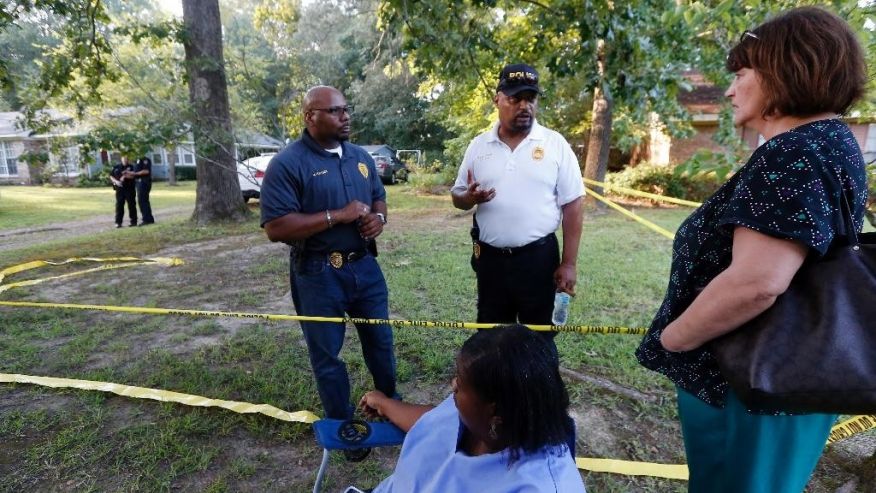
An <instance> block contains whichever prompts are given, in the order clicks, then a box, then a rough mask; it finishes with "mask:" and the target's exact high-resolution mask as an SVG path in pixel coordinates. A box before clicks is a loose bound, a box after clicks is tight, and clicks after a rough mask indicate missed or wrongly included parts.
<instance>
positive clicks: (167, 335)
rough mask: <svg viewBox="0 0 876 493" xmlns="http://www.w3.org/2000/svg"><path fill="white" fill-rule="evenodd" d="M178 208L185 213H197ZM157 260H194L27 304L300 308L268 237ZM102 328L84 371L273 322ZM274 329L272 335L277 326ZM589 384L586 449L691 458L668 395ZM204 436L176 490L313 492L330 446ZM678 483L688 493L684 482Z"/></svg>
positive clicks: (441, 227)
mask: <svg viewBox="0 0 876 493" xmlns="http://www.w3.org/2000/svg"><path fill="white" fill-rule="evenodd" d="M180 213H181V214H186V213H188V210H187V209H186V210H185V211H180ZM470 221H471V218H470V214H467V213H456V212H453V211H447V210H438V209H430V210H428V211H426V212H419V211H418V212H407V211H402V212H399V213H396V214H394V215H393V216H392V217H391V224H390V228H391V229H389V231H388V233H389V234H388V235H387V236H388V237H390V240H389V241H386V242H384V244H383V245H382V248H384V249H385V250H387V251H392V248H394V246H395V243H393V241H392V239H391V238H392V235H393V234H394V233H396V232H413V231H418V230H422V229H423V228H424V227H426V226H424V225H428V226H427V227H428V228H429V230H430V231H432V232H434V231H439V232H440V231H447V232H450V231H453V232H454V234H458V231H459V230H460V227H461V225H462V227H464V226H465V225H466V224H468V223H469V222H470ZM94 227H95V228H96V229H93V230H89V229H88V227H86V226H78V227H76V228H74V229H75V231H69V230H65V231H66V233H64V234H69V235H70V236H73V235H74V234H75V235H79V234H89V233H90V232H93V231H98V230H101V229H105V228H106V225H105V220H103V219H101V220H100V221H99V223H98V221H94ZM57 233H58V232H57V231H51V230H44V231H33V232H30V233H22V234H21V235H8V236H4V237H0V250H2V249H4V248H10V247H8V246H7V244H6V243H4V241H7V240H9V238H22V239H23V238H27V239H28V240H27V241H29V242H31V243H33V242H40V241H45V239H46V238H48V237H49V236H48V235H51V238H52V239H55V238H56V237H55V236H54V235H56V234H57ZM40 235H44V236H40ZM41 238H42V239H41ZM466 239H467V238H463V239H462V241H465V240H466ZM25 243H26V242H25ZM27 244H30V243H27ZM21 245H22V244H19V246H21ZM19 246H15V247H12V248H17V247H19ZM156 256H163V257H169V256H178V257H181V258H183V259H184V260H185V264H184V265H182V266H178V267H172V268H167V267H159V266H136V267H131V268H126V269H120V270H117V271H105V272H96V273H93V274H90V275H87V276H84V277H74V278H70V279H65V280H60V281H51V282H47V283H45V284H42V285H39V286H34V287H32V288H28V289H27V291H23V292H26V293H27V294H28V296H27V298H28V299H42V300H52V301H57V302H72V303H95V304H119V305H133V306H158V307H168V308H189V309H201V310H223V311H237V310H243V311H249V312H262V313H286V314H292V313H294V309H293V306H292V302H291V298H290V294H289V286H288V277H287V276H288V264H287V262H288V260H287V258H288V251H287V247H286V246H285V245H282V244H276V243H270V242H269V241H267V240H266V239H265V237H264V235H261V234H252V235H243V236H233V237H227V238H221V239H217V240H210V241H202V242H198V243H190V244H186V245H179V246H174V247H172V248H167V249H164V250H162V251H160V252H158V253H157V254H156ZM97 325H101V326H103V325H106V326H108V327H109V328H110V329H108V330H111V332H110V335H109V336H108V337H107V339H106V341H102V343H101V344H98V345H97V346H96V347H95V348H94V350H92V351H91V352H90V353H89V357H88V359H87V361H86V362H85V363H84V364H83V366H82V369H83V370H86V371H88V370H100V369H105V368H124V367H125V366H126V365H129V364H130V362H131V361H136V360H138V359H140V358H142V357H143V356H144V354H145V353H147V352H149V351H153V350H155V349H160V350H162V351H166V352H168V353H170V354H174V355H179V356H180V357H184V356H185V355H187V354H192V353H194V352H196V351H199V350H202V349H204V348H209V347H212V346H217V345H219V344H221V343H222V342H223V341H227V340H228V339H229V338H232V337H234V336H236V335H238V334H240V333H242V332H245V331H247V330H250V329H252V328H254V327H256V326H262V327H264V326H265V324H264V322H263V321H255V320H250V319H243V318H209V319H206V318H190V317H150V316H146V315H122V314H115V313H100V312H94V313H93V314H92V315H91V316H90V318H89V326H92V327H93V326H97ZM269 330H273V326H271V327H270V329H269ZM276 330H277V332H278V333H279V332H281V331H282V332H285V333H287V334H288V335H289V337H290V340H291V341H292V342H293V343H295V344H298V345H299V347H300V346H303V344H304V343H303V340H302V338H301V337H300V330H298V327H297V324H296V323H282V324H277V325H276ZM353 332H354V331H348V340H347V341H346V343H345V346H346V347H347V348H348V349H349V348H353V349H351V350H352V351H355V350H357V346H358V345H354V344H353V342H354V341H352V339H353V338H354V336H353V335H352V333H353ZM67 341H68V338H64V337H59V338H57V339H52V340H46V341H42V342H41V346H42V347H44V348H57V347H60V346H64V345H65V344H66V343H67ZM112 344H122V345H125V346H126V347H127V349H126V350H125V351H124V352H119V351H113V350H112V348H111V347H110V345H112ZM120 354H122V355H123V357H120ZM307 367H308V365H307V363H306V361H303V362H302V363H301V369H302V371H304V372H306V371H308V370H307ZM584 382H585V383H584V384H583V385H588V386H589V387H587V392H585V395H587V396H588V397H587V398H581V399H576V400H575V402H574V403H573V406H572V409H571V410H570V414H571V415H572V417H573V419H574V420H575V422H576V428H577V430H578V441H577V443H578V448H579V450H578V455H579V456H589V457H602V458H622V457H628V458H633V459H637V460H650V461H658V462H673V461H675V462H677V461H681V460H683V456H681V455H679V453H680V451H681V450H682V449H683V447H682V444H681V437H680V432H679V429H678V425H677V423H676V422H675V421H672V420H668V419H665V418H664V417H662V415H661V414H660V413H659V412H656V411H657V410H659V409H658V407H659V406H672V405H673V404H672V403H671V402H665V399H664V397H665V396H664V395H663V394H662V393H659V392H653V393H647V392H641V391H635V392H630V390H631V389H626V388H623V387H621V386H619V385H616V386H613V385H612V382H610V381H607V380H606V379H604V378H599V379H597V378H590V379H585V380H584ZM591 387H592V388H591ZM400 392H401V393H402V395H404V397H405V398H406V400H409V401H412V402H432V403H437V402H440V401H441V400H442V399H443V398H444V397H446V395H447V393H448V387H447V385H446V384H421V383H420V382H416V381H414V382H405V383H403V384H402V385H400ZM209 397H215V396H209ZM637 400H639V401H642V402H637ZM78 405H79V401H78V400H77V399H75V398H74V397H70V396H68V395H64V394H60V393H53V392H45V393H43V392H42V391H38V390H34V389H33V388H29V387H26V386H17V387H14V388H11V389H9V388H7V389H0V416H2V415H4V414H8V413H10V412H12V411H19V412H28V411H33V410H45V411H46V412H47V413H64V412H65V411H71V410H74V409H75V408H76V407H77V406H78ZM157 407H158V405H157V404H151V405H142V404H141V403H139V402H136V401H132V400H128V399H125V398H121V397H110V398H109V399H107V401H106V405H105V409H106V412H107V414H108V417H107V418H106V419H105V420H104V427H103V429H102V431H101V433H103V434H104V435H105V436H112V435H114V434H117V433H120V432H122V431H124V430H126V429H127V428H128V427H129V426H130V425H131V424H132V423H145V422H151V421H152V420H154V419H156V418H155V416H156V414H157V411H156V409H157ZM217 412H219V413H221V412H225V411H217ZM253 426H258V425H257V424H256V425H253ZM295 426H300V425H295ZM14 440H15V441H12V442H8V443H7V445H5V446H4V447H0V448H3V449H4V450H6V451H7V452H0V476H2V475H3V474H4V472H9V471H12V469H13V468H14V467H15V466H14V464H15V463H16V461H18V460H21V458H22V455H23V453H24V452H26V451H27V450H28V449H29V448H31V447H32V446H33V445H34V443H35V442H34V440H37V438H35V437H33V436H30V435H28V436H24V437H16V438H14ZM205 442H208V443H206V444H207V445H209V446H210V447H211V448H213V449H215V450H216V457H215V458H214V459H213V460H212V461H211V462H210V464H209V466H208V467H206V468H205V469H204V470H199V471H197V472H194V473H191V474H187V475H185V476H184V477H183V478H182V479H181V480H180V481H179V482H178V483H174V484H173V485H172V487H173V488H174V489H181V490H183V491H203V490H206V489H208V488H211V487H212V486H213V485H217V484H221V485H224V487H225V489H226V490H227V491H309V490H310V488H311V487H312V484H313V483H312V482H313V479H314V474H315V471H316V469H317V466H318V463H319V459H320V450H319V449H318V448H317V446H316V444H315V441H314V440H313V438H312V436H311V435H310V434H309V433H306V434H305V435H304V437H303V438H300V437H299V438H297V439H289V440H286V439H279V438H265V437H263V436H262V437H259V436H257V435H253V434H251V433H248V432H247V430H246V429H243V428H241V429H234V430H232V431H231V432H229V433H225V434H221V433H219V434H217V435H216V436H212V437H210V438H209V440H205ZM874 450H876V436H874V434H873V433H870V434H868V435H862V436H858V437H854V438H852V439H849V440H846V441H844V442H840V443H838V444H836V445H833V446H831V447H829V448H828V449H827V452H826V453H825V456H824V459H823V460H822V461H821V463H820V464H819V469H818V471H817V473H816V479H815V480H814V481H813V484H812V485H811V486H810V488H809V490H808V491H810V492H813V493H816V492H817V493H821V492H828V491H835V490H836V489H837V488H842V487H847V488H848V487H849V486H846V485H850V484H853V486H851V487H852V488H854V489H856V491H876V487H874V483H873V481H872V474H871V473H870V472H868V471H869V470H872V469H873V462H872V460H871V459H869V458H870V457H871V456H872V455H873V453H874ZM397 454H398V449H397V448H386V449H381V450H379V451H375V452H374V455H373V456H372V458H371V459H369V461H367V465H366V466H362V467H368V468H370V472H371V474H372V475H373V471H374V470H379V471H390V470H391V469H392V467H393V466H394V463H395V459H396V457H397ZM868 468H869V469H868ZM100 472H101V471H100V470H92V471H90V472H89V473H90V474H92V475H97V476H98V477H97V478H96V482H94V481H95V478H94V477H92V478H91V479H89V478H80V477H76V478H61V477H53V476H51V475H48V476H42V478H43V479H42V481H41V482H39V484H37V485H35V488H37V489H42V490H74V489H80V488H84V487H87V486H88V485H92V486H94V487H96V489H98V490H115V489H119V488H122V489H124V488H125V486H124V485H125V484H126V482H125V481H126V480H127V478H125V477H124V476H122V477H119V478H106V477H99V476H100ZM362 472H363V470H360V469H356V467H355V466H352V465H350V464H346V463H343V462H341V461H340V460H338V459H337V458H335V459H333V461H332V463H331V466H330V468H329V476H328V479H327V481H328V485H327V486H329V487H331V488H333V489H329V488H326V491H329V490H330V491H336V490H338V489H340V487H341V486H342V485H343V486H345V485H347V484H355V483H357V478H359V477H361V476H362V474H361V473H362ZM89 481H91V482H89ZM631 481H632V480H631ZM606 484H608V483H606ZM611 484H614V483H611ZM649 484H651V483H639V482H631V483H629V488H628V489H627V491H649V487H647V485H649ZM660 484H661V485H665V484H666V483H660ZM600 485H601V483H600V479H599V478H596V477H594V479H593V481H592V482H591V483H590V486H591V490H595V491H598V490H599V486H600ZM643 485H644V486H643ZM364 486H369V487H370V486H373V484H372V485H364ZM674 486H678V488H679V489H680V488H682V487H683V484H680V483H679V484H674ZM669 488H670V489H663V490H660V489H650V491H672V490H674V488H673V487H669ZM868 488H869V489H868ZM0 489H2V487H0ZM147 489H148V488H147ZM605 489H609V488H608V487H606V488H605Z"/></svg>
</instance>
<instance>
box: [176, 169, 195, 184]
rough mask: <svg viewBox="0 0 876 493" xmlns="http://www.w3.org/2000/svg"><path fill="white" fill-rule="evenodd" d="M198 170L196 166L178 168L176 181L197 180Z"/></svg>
mask: <svg viewBox="0 0 876 493" xmlns="http://www.w3.org/2000/svg"><path fill="white" fill-rule="evenodd" d="M197 169H198V168H197V167H195V166H177V167H176V181H187V180H197V179H198V173H197Z"/></svg>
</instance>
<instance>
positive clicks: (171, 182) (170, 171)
mask: <svg viewBox="0 0 876 493" xmlns="http://www.w3.org/2000/svg"><path fill="white" fill-rule="evenodd" d="M177 155H179V153H177ZM165 161H166V162H167V185H168V186H171V187H175V186H176V156H173V159H170V158H167V159H165Z"/></svg>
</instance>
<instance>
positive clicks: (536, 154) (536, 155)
mask: <svg viewBox="0 0 876 493" xmlns="http://www.w3.org/2000/svg"><path fill="white" fill-rule="evenodd" d="M532 159H533V160H534V161H541V160H542V159H544V147H542V146H535V149H533V150H532Z"/></svg>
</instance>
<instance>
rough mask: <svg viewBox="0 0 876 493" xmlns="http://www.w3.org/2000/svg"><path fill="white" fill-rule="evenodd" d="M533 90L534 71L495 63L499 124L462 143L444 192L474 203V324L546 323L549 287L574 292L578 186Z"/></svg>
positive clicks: (577, 175)
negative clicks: (540, 118) (540, 117)
mask: <svg viewBox="0 0 876 493" xmlns="http://www.w3.org/2000/svg"><path fill="white" fill-rule="evenodd" d="M540 93H541V90H540V88H539V85H538V72H537V71H536V70H535V69H534V68H532V67H530V66H529V65H525V64H512V65H508V66H506V67H505V68H504V69H502V71H501V72H500V73H499V84H498V86H497V88H496V95H495V96H494V97H493V102H494V103H495V105H496V107H497V108H498V111H499V121H498V123H496V125H494V126H493V127H492V128H491V129H490V130H488V131H486V132H484V133H482V134H480V135H478V136H477V137H475V138H474V139H473V140H472V142H471V143H470V144H469V146H468V149H467V150H466V152H465V157H464V158H463V161H462V164H461V165H460V167H459V174H458V176H457V178H456V183H455V184H454V186H453V188H452V189H451V195H452V197H453V205H454V206H455V207H457V208H459V209H463V210H469V209H471V208H472V207H477V209H476V210H475V226H474V228H473V231H472V237H473V240H475V242H474V252H473V255H472V266H473V267H474V268H475V271H476V272H477V280H478V322H484V323H492V322H495V323H515V322H519V323H522V324H550V323H551V313H552V311H553V302H554V294H555V293H556V292H558V291H564V292H566V293H569V294H571V295H574V294H575V283H576V280H577V272H576V270H577V268H576V264H577V258H578V242H579V240H580V238H581V223H582V221H583V210H582V197H583V196H584V186H583V183H582V182H581V170H580V169H579V167H578V160H577V159H576V158H575V154H574V153H573V152H572V148H571V147H570V146H569V143H568V142H566V139H564V138H563V136H562V135H560V134H559V133H557V132H555V131H553V130H550V129H548V128H545V127H543V126H541V125H539V124H538V122H537V121H536V120H535V115H536V109H537V107H538V96H539V94H540ZM561 224H562V228H563V248H562V254H560V249H559V242H558V241H557V237H556V235H555V234H554V232H555V231H556V230H557V228H558V227H559V226H560V225H561ZM546 335H548V336H550V337H551V338H552V336H553V335H555V333H546Z"/></svg>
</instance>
